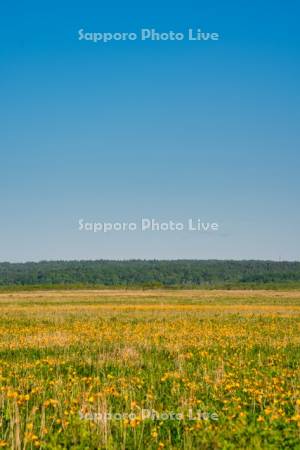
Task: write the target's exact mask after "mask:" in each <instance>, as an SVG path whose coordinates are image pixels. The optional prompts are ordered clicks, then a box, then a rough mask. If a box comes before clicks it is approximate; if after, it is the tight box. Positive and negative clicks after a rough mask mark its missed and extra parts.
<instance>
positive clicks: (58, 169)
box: [0, 0, 300, 261]
mask: <svg viewBox="0 0 300 450" xmlns="http://www.w3.org/2000/svg"><path fill="white" fill-rule="evenodd" d="M1 9H2V11H1V19H0V21H1V28H0V39H1V44H0V56H1V71H0V84H1V87H2V95H1V106H2V107H1V110H0V116H1V117H0V119H1V133H0V192H1V221H0V260H1V261H27V260H41V259H89V258H93V259H95V258H118V259H123V258H126V259H127V258H201V259H202V258H221V259H225V258H226V259H227V258H232V259H250V258H251V259H252V258H259V259H275V260H278V259H287V260H299V250H300V240H299V225H300V212H299V207H298V204H299V194H300V178H299V173H298V172H299V166H300V153H299V150H300V149H299V134H300V131H299V93H300V88H299V79H300V73H299V72H300V71H299V50H300V42H299V33H298V31H297V30H298V18H299V13H300V7H299V4H297V2H296V1H287V2H284V3H283V2H281V1H272V2H271V1H265V2H263V3H262V2H259V1H252V2H240V1H228V2H224V1H221V0H218V1H194V2H191V1H190V2H176V1H173V2H164V3H163V6H162V4H161V2H157V1H152V2H144V4H143V5H141V2H134V1H131V2H121V1H117V2H114V4H113V6H108V3H107V2H102V1H87V2H82V1H77V0H73V1H63V0H62V1H57V0H53V1H51V2H50V1H45V2H40V1H39V2H38V1H26V2H21V1H15V2H13V4H10V3H9V2H6V4H5V5H2V7H1ZM143 27H145V28H156V29H157V30H159V31H169V30H174V31H179V32H186V30H187V29H188V28H198V27H199V28H201V29H202V30H204V31H207V32H218V33H220V36H221V39H220V41H218V42H201V43H199V42H189V41H187V40H184V41H182V42H141V41H139V40H137V41H133V42H112V43H109V44H103V43H98V44H94V43H91V42H83V41H78V30H79V29H80V28H84V29H85V30H86V31H93V32H102V31H107V32H118V31H121V32H138V31H139V30H140V29H141V28H143ZM141 217H151V218H152V217H153V218H156V219H158V220H161V221H163V220H178V221H186V220H187V219H188V218H190V217H191V218H198V217H199V218H201V219H202V220H204V221H215V222H218V223H219V224H220V230H219V231H218V232H217V233H214V234H212V233H209V234H203V233H202V234H201V233H190V232H188V231H187V232H181V233H180V232H179V233H171V232H170V233H139V232H136V233H110V234H105V235H104V234H101V233H97V234H92V233H81V232H79V231H78V220H79V219H81V218H83V219H84V220H86V221H93V222H94V221H139V219H140V218H141Z"/></svg>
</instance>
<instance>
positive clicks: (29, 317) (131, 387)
mask: <svg viewBox="0 0 300 450" xmlns="http://www.w3.org/2000/svg"><path fill="white" fill-rule="evenodd" d="M299 344H300V292H296V291H290V292H278V291H276V292H272V291H227V292H226V291H195V290H194V291H137V290H135V291H124V290H123V291H116V290H115V291H59V292H55V291H51V292H50V291H49V292H32V293H30V292H24V293H21V292H18V293H7V294H4V293H2V294H0V447H3V448H9V449H30V448H43V449H88V450H89V449H128V450H133V449H162V448H165V449H276V450H277V449H300V373H299V367H300V345H299Z"/></svg>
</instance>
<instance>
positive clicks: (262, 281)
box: [0, 260, 300, 289]
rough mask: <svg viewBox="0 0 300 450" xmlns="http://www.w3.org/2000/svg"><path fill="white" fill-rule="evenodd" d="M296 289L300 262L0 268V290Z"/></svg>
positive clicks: (49, 263)
mask: <svg viewBox="0 0 300 450" xmlns="http://www.w3.org/2000/svg"><path fill="white" fill-rule="evenodd" d="M97 286H105V287H112V288H113V287H125V288H126V287H145V288H147V287H157V288H159V287H163V288H218V287H225V288H243V287H244V288H246V287H257V288H262V287H277V286H278V287H279V288H280V287H291V288H293V287H300V262H283V261H282V262H275V261H255V260H251V261H220V260H172V261H161V260H153V261H149V260H130V261H108V260H97V261H41V262H37V263H34V262H27V263H0V288H1V289H5V288H7V289H10V288H14V287H15V288H18V287H19V288H22V287H28V288H34V287H48V288H51V287H58V288H59V287H69V288H71V287H73V288H76V287H78V288H79V287H97Z"/></svg>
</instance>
